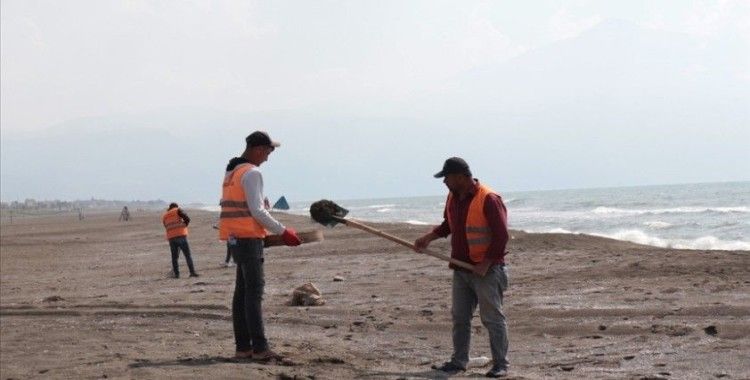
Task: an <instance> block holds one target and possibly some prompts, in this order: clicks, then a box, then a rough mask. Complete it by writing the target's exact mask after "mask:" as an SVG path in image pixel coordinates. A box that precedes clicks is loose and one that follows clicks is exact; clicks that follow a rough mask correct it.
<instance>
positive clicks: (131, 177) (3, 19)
mask: <svg viewBox="0 0 750 380" xmlns="http://www.w3.org/2000/svg"><path fill="white" fill-rule="evenodd" d="M748 88H750V2H748V1H683V0H675V1H658V2H655V1H606V2H605V1H582V0H581V1H562V2H561V1H524V2H511V1H450V2H449V1H316V2H311V1H266V2H256V1H179V2H178V1H158V2H155V1H136V0H133V1H93V0H92V1H65V2H60V1H29V0H23V1H20V0H5V1H3V2H2V3H0V111H1V112H0V131H1V132H0V143H1V144H2V149H1V150H0V154H2V156H1V158H2V160H0V163H1V164H2V171H1V172H0V176H2V186H1V187H0V188H1V189H2V191H1V192H0V195H1V196H2V198H3V200H8V199H18V198H21V199H23V198H25V197H36V198H57V197H61V198H68V199H80V198H87V197H89V196H92V195H94V196H98V197H104V198H123V197H128V196H130V197H133V196H137V197H143V198H147V199H149V198H174V197H188V198H190V200H196V201H206V202H207V201H209V200H211V199H213V198H214V194H213V192H212V190H211V189H212V188H213V187H212V186H211V185H210V184H211V183H213V182H216V181H215V180H214V178H213V177H212V178H211V180H208V179H207V180H206V185H205V190H200V191H198V192H187V191H184V190H179V189H180V188H185V187H191V186H192V187H195V185H193V184H189V183H187V182H186V183H180V185H179V186H174V188H177V189H178V190H175V189H173V188H166V185H165V184H164V183H162V182H161V181H157V180H154V179H153V178H154V177H153V175H152V174H151V173H149V172H150V171H158V170H159V169H158V168H159V165H156V163H154V164H155V165H153V167H150V165H148V163H144V162H141V161H139V160H145V159H149V160H152V161H153V160H158V159H159V158H158V157H152V156H151V155H149V154H146V153H144V154H143V155H141V156H140V157H139V156H138V155H134V156H133V157H128V156H129V155H128V154H127V153H124V154H123V155H122V156H120V157H118V159H117V160H118V164H119V165H121V166H122V168H123V169H122V170H123V171H124V172H126V173H127V174H128V175H127V178H128V180H127V181H126V180H124V179H117V178H116V177H115V178H113V179H111V181H110V182H111V187H107V186H103V187H102V186H98V185H97V184H96V182H94V181H92V182H91V183H90V184H89V183H88V182H86V180H80V179H77V180H73V179H71V178H70V177H71V176H70V175H69V174H68V175H64V173H63V174H60V178H59V179H58V180H59V181H61V182H69V183H64V184H61V186H60V187H55V188H54V189H50V188H44V187H42V186H40V185H39V183H38V182H36V180H35V179H34V178H33V177H34V174H33V173H29V171H30V170H29V169H30V168H37V167H38V168H40V170H45V168H47V169H49V168H52V169H53V170H54V171H61V172H65V171H67V170H71V169H76V170H78V169H79V168H77V166H79V165H80V166H86V167H87V169H86V170H83V169H80V170H81V174H80V175H81V176H86V177H87V178H89V177H91V174H92V173H100V172H102V171H106V170H108V169H107V167H106V166H105V163H106V162H108V159H109V157H108V155H107V152H109V151H111V149H110V148H109V147H107V146H106V144H107V143H108V142H107V140H106V137H107V136H112V135H117V134H118V133H119V134H127V137H128V138H127V139H126V140H122V141H121V142H116V143H113V144H125V145H127V144H132V143H133V140H135V141H139V142H143V141H144V140H149V139H152V138H154V139H158V138H163V139H165V140H167V141H169V140H173V141H179V143H180V144H183V145H182V146H183V147H184V148H183V150H190V151H192V152H191V153H188V154H187V155H188V156H190V157H188V158H185V157H182V158H180V159H179V160H178V162H179V164H180V165H184V166H187V167H191V168H196V169H195V170H196V172H191V171H181V170H184V169H183V168H182V167H181V166H179V165H178V167H175V168H173V172H175V173H179V174H180V175H179V177H180V178H186V177H205V176H207V175H208V173H210V172H211V170H219V169H215V168H218V167H220V166H223V162H226V159H227V158H228V157H231V156H232V155H237V154H239V153H240V152H238V151H241V147H239V148H238V147H237V146H238V142H241V141H242V138H243V137H244V136H245V135H247V134H248V133H249V132H251V131H252V130H253V129H256V128H258V129H267V130H269V132H271V134H272V135H275V136H279V139H280V140H282V141H286V142H287V144H286V145H284V148H286V149H287V152H289V153H285V154H283V155H282V154H281V153H282V150H280V151H279V158H278V160H277V159H276V157H273V158H272V161H269V163H268V165H267V167H268V172H269V173H268V177H269V178H268V180H267V182H269V183H273V184H272V185H269V186H270V188H271V189H272V191H274V192H276V193H286V194H292V195H294V196H295V197H297V198H298V199H299V198H302V199H315V197H317V196H324V195H326V194H333V195H336V196H340V197H347V198H369V197H386V196H407V195H432V194H440V193H442V192H443V190H444V189H443V188H441V187H440V184H439V183H435V182H434V181H433V182H430V181H429V178H428V177H429V176H425V179H420V180H419V181H416V183H411V182H413V178H414V177H415V176H418V175H421V174H422V173H432V172H435V171H437V170H435V169H439V167H440V165H441V162H442V160H443V159H444V158H447V157H449V156H452V155H462V156H465V157H467V158H468V159H470V160H469V162H470V164H472V166H473V167H477V169H480V170H481V172H482V173H484V174H485V175H484V177H485V178H488V179H490V180H494V181H496V182H499V185H498V187H503V188H507V189H508V190H536V189H554V188H571V187H572V188H576V187H601V186H625V185H647V184H658V183H681V182H712V181H744V180H750V175H749V174H747V173H750V164H749V163H748V162H750V157H748V155H747V154H746V153H745V152H744V150H745V149H743V145H744V146H745V147H746V146H747V145H748V144H746V143H747V142H748V141H750V131H748V129H750V127H748V126H750V115H749V114H748V112H750V111H748V109H750V101H749V100H748V97H747V95H748V94H749V93H748ZM186 115H190V117H187V116H186ZM113 130H114V131H115V132H112V131H113ZM97 133H102V134H103V135H102V137H101V138H98V137H97V138H93V137H92V136H97ZM50 136H58V137H57V138H51V137H50ZM59 136H64V137H65V138H68V139H69V140H70V141H67V140H66V143H65V144H66V147H67V148H68V150H73V151H75V150H82V151H91V152H92V153H90V155H87V156H85V157H78V158H77V157H76V156H75V155H69V156H68V157H61V155H62V156H64V155H65V154H66V153H64V152H63V153H60V155H57V156H55V157H53V158H49V157H48V158H46V159H43V158H42V157H45V156H44V155H31V154H29V151H30V150H36V151H40V150H42V151H48V152H52V151H55V149H58V148H59V146H55V145H59V144H60V141H61V140H60V137H59ZM157 136H158V137H157ZM394 136H403V137H404V139H394V138H393V137H394ZM407 138H408V139H409V140H408V141H404V140H405V139H407ZM317 139H320V142H319V144H321V146H322V147H325V148H326V149H329V148H330V149H336V150H337V152H339V153H338V155H337V154H332V153H330V152H329V153H327V154H328V155H329V157H325V159H321V158H319V157H314V158H311V156H316V154H318V156H319V155H320V154H319V153H320V152H316V151H315V149H314V148H313V147H311V141H318V140H317ZM330 140H333V141H330ZM79 141H88V142H86V144H88V145H81V146H77V144H78V142H79ZM326 141H328V143H330V147H329V146H328V145H325V143H326ZM383 141H385V142H388V143H389V144H390V146H388V145H386V146H382V145H380V144H382V142H383ZM489 141H493V142H498V144H495V145H493V144H490V143H489ZM743 141H744V142H745V143H744V144H743ZM201 142H206V144H208V145H210V146H209V147H203V146H202V145H201V144H200V143H201ZM24 144H30V145H28V146H31V147H33V148H26V147H27V145H24ZM82 144H83V143H82ZM97 144H100V145H103V146H102V147H99V148H100V149H98V150H97V149H94V148H92V146H93V145H97ZM162 144H165V141H164V140H160V141H158V146H156V147H154V148H153V149H154V150H155V151H158V152H162V151H163V150H162V149H163V148H162ZM71 148H72V149H71ZM211 148H215V149H211ZM122 149H123V150H124V151H125V152H131V151H133V150H135V149H138V148H137V147H125V148H122ZM176 149H178V150H179V149H180V148H176ZM198 151H199V152H200V154H204V155H205V156H200V155H199V154H197V152H198ZM582 152H585V154H584V153H582ZM613 153H614V154H613ZM342 155H345V157H341V156H342ZM332 158H333V159H332ZM76 159H79V160H80V161H78V162H77V161H76ZM50 160H51V161H50ZM56 160H57V161H59V164H57V165H58V166H55V165H56V163H55V161H56ZM276 160H277V162H276V163H273V161H276ZM207 161H208V162H210V165H209V164H208V163H206V162H207ZM306 162H307V163H311V164H314V166H312V167H305V165H304V163H306ZM561 162H563V163H567V165H561V166H560V167H556V165H559V164H560V163H561ZM386 165H387V166H386ZM373 167H375V168H377V170H376V173H375V174H376V176H375V178H368V177H367V175H368V173H370V174H371V173H372V169H371V168H373ZM365 168H367V169H365ZM322 169H325V170H322ZM315 171H317V175H315V174H312V173H313V172H315ZM321 171H323V172H326V173H333V174H329V177H328V178H326V176H325V175H322V174H320V172H321ZM475 172H478V170H475ZM336 173H338V174H336ZM220 174H221V173H219V174H218V175H220ZM218 175H217V176H218ZM123 177H125V176H123ZM139 178H140V180H138V179H139ZM368 180H374V181H375V182H377V183H368ZM175 181H177V182H179V181H180V180H179V179H178V180H175ZM331 181H338V182H340V184H339V185H338V186H336V188H337V189H336V190H335V191H334V190H330V187H326V185H327V184H330V182H331ZM157 182H158V184H157ZM173 182H174V181H173ZM318 182H323V183H322V184H317V183H318ZM167 183H169V182H167ZM201 186H202V185H201ZM198 187H200V186H198ZM214 187H215V186H214ZM200 188H201V189H203V188H202V187H200ZM329 192H330V193H329Z"/></svg>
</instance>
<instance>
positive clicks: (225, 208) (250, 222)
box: [219, 164, 266, 240]
mask: <svg viewBox="0 0 750 380" xmlns="http://www.w3.org/2000/svg"><path fill="white" fill-rule="evenodd" d="M254 167H255V165H252V164H239V165H237V166H236V167H235V168H234V170H232V171H230V172H228V173H227V174H226V175H225V176H224V183H223V184H222V194H221V203H220V205H221V214H220V215H219V239H220V240H227V239H229V236H230V235H232V236H234V237H235V238H255V239H263V238H265V237H266V229H265V228H263V226H262V225H261V224H260V223H258V221H257V220H255V218H253V216H252V214H250V208H249V207H248V204H247V198H246V197H245V189H243V188H242V176H243V175H244V174H245V173H247V171H248V170H250V169H252V168H254Z"/></svg>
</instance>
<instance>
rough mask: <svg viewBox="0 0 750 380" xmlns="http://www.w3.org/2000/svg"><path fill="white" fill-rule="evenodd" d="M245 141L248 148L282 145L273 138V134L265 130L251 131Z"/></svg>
mask: <svg viewBox="0 0 750 380" xmlns="http://www.w3.org/2000/svg"><path fill="white" fill-rule="evenodd" d="M245 142H246V143H247V147H248V148H252V147H254V146H271V147H274V148H276V147H278V146H281V143H279V142H278V141H273V140H271V136H269V135H268V133H266V132H263V131H255V132H253V133H251V134H250V135H249V136H247V137H246V138H245Z"/></svg>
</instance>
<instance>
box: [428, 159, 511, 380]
mask: <svg viewBox="0 0 750 380" xmlns="http://www.w3.org/2000/svg"><path fill="white" fill-rule="evenodd" d="M441 177H443V178H444V179H443V183H445V185H446V186H447V187H448V190H450V191H449V193H448V199H447V200H446V202H445V211H444V214H443V218H444V219H443V222H442V223H441V224H440V225H439V226H437V227H435V228H434V229H433V230H432V231H430V232H428V233H427V234H425V235H424V236H422V237H420V238H419V239H417V240H416V241H415V242H414V246H415V250H416V251H417V252H420V251H422V250H423V249H425V248H427V246H428V245H429V244H430V242H431V241H433V240H435V239H437V238H441V237H442V238H444V237H447V236H448V235H451V257H452V258H454V259H457V260H461V261H464V262H467V263H469V264H473V265H474V268H475V269H474V271H473V272H472V271H468V270H465V269H463V268H460V267H457V266H454V265H453V264H451V266H450V267H451V269H453V286H452V287H453V289H452V299H453V301H452V317H453V355H452V357H451V359H450V360H449V361H448V362H445V363H443V364H442V365H439V366H437V365H434V366H433V367H432V368H433V369H437V370H440V371H443V372H446V373H448V374H456V373H458V372H463V371H465V370H466V365H467V364H468V363H469V342H470V340H471V319H472V316H473V315H474V310H476V308H477V305H479V316H480V318H481V320H482V324H483V325H484V327H485V328H487V331H488V332H489V337H490V348H491V350H492V360H493V365H492V368H491V369H490V370H489V371H488V372H487V373H486V376H487V377H504V376H507V371H508V359H507V354H508V334H507V326H506V322H505V315H504V314H503V310H502V305H503V292H504V291H505V290H506V289H507V288H508V273H507V269H506V267H505V246H506V245H507V243H508V236H509V235H508V218H507V211H506V209H505V205H504V204H503V200H502V198H501V197H500V195H499V194H497V193H496V192H495V191H493V190H492V189H490V188H489V187H487V186H485V185H484V184H481V183H479V181H478V180H477V179H475V178H473V177H472V174H471V170H470V169H469V165H468V164H467V163H466V161H464V160H463V159H462V158H460V157H451V158H449V159H447V160H446V161H445V163H444V164H443V170H441V171H440V172H438V173H437V174H435V178H441Z"/></svg>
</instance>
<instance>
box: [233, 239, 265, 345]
mask: <svg viewBox="0 0 750 380" xmlns="http://www.w3.org/2000/svg"><path fill="white" fill-rule="evenodd" d="M229 250H230V252H231V253H232V257H233V258H234V262H235V263H236V264H237V279H236V281H235V284H234V297H233V298H232V323H233V325H234V342H235V345H236V347H237V351H248V350H253V351H256V352H261V351H265V350H267V349H268V341H267V340H266V335H265V331H264V328H263V308H262V305H261V303H262V301H263V288H264V286H265V279H264V278H263V239H237V240H236V242H234V243H229Z"/></svg>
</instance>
